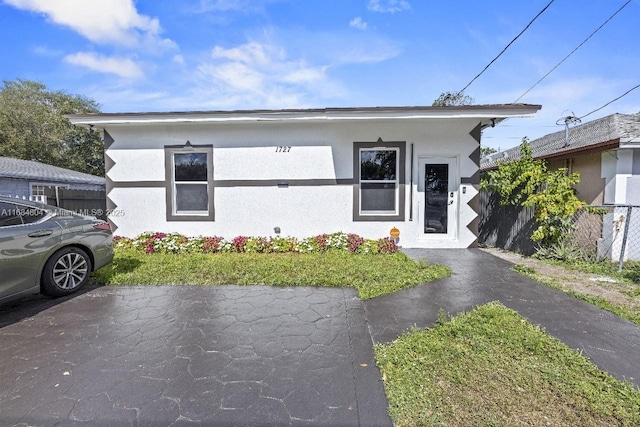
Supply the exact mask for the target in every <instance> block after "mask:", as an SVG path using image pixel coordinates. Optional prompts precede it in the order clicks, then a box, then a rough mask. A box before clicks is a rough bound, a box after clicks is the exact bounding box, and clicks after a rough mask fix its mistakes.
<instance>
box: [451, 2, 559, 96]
mask: <svg viewBox="0 0 640 427" xmlns="http://www.w3.org/2000/svg"><path fill="white" fill-rule="evenodd" d="M554 1H555V0H551V1H550V2H549V4H547V5H546V6H545V7H544V9H542V10H541V11H540V12H538V14H537V15H536V16H535V17H534V18H533V19H532V20H531V22H529V23H528V24H527V26H526V27H524V29H523V30H522V31H520V34H518V35H517V36H515V38H514V39H513V40H511V41H510V42H509V44H508V45H507V46H506V47H505V48H504V49H502V52H500V53H499V54H498V56H496V57H495V58H493V59H492V60H491V62H489V64H488V65H487V66H486V67H484V69H483V70H482V71H480V73H478V75H477V76H475V77H474V78H473V79H471V81H470V82H469V83H467V85H466V86H465V87H464V88H462V90H461V91H460V93H461V92H464V91H465V90H466V89H467V88H468V87H469V86H471V83H473V82H474V81H476V79H477V78H478V77H480V76H481V75H482V74H483V73H484V72H485V71H487V68H489V67H490V66H491V64H493V63H494V62H496V60H497V59H498V58H500V57H501V56H502V54H503V53H504V52H505V51H506V50H507V49H509V46H511V45H512V44H513V42H515V41H516V40H518V38H519V37H520V36H521V35H522V34H523V33H524V32H525V31H527V29H528V28H529V27H530V26H531V24H533V22H534V21H535V20H536V19H538V17H539V16H540V15H542V14H543V13H544V11H545V10H547V9H548V8H549V6H551V3H553V2H554Z"/></svg>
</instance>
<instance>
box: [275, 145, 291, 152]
mask: <svg viewBox="0 0 640 427" xmlns="http://www.w3.org/2000/svg"><path fill="white" fill-rule="evenodd" d="M289 151H291V146H290V145H278V146H277V147H276V153H288V152H289Z"/></svg>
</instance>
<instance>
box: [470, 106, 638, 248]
mask: <svg viewBox="0 0 640 427" xmlns="http://www.w3.org/2000/svg"><path fill="white" fill-rule="evenodd" d="M530 146H531V151H532V154H533V157H534V158H536V159H545V160H547V162H548V166H549V169H551V170H554V169H558V168H561V167H565V168H567V169H568V170H569V172H578V173H579V174H580V183H579V184H577V185H576V186H575V188H576V192H577V195H578V197H579V198H580V199H582V200H584V201H585V202H587V203H589V204H591V205H596V206H599V205H611V206H618V207H620V206H625V205H640V114H612V115H609V116H606V117H603V118H600V119H597V120H593V121H590V122H587V123H583V124H580V125H577V126H572V127H569V129H568V131H566V132H565V130H561V131H559V132H555V133H552V134H549V135H546V136H543V137H542V138H538V139H536V140H533V141H531V142H530ZM519 156H520V147H514V148H512V149H510V150H506V151H503V152H500V153H496V154H493V155H491V156H490V157H487V158H483V159H481V162H480V170H481V171H482V172H484V171H487V170H491V169H495V168H496V167H497V166H498V164H499V163H500V162H501V161H504V160H508V159H515V158H518V157H519ZM637 211H638V212H637V213H634V215H633V217H632V218H631V223H632V224H638V227H639V229H640V209H637ZM625 212H626V210H624V209H621V208H616V209H615V213H614V214H612V215H609V216H605V218H604V221H603V222H604V224H603V227H604V228H603V231H602V235H603V236H607V235H612V236H615V233H611V232H610V230H608V229H607V228H608V227H609V228H611V227H614V226H618V225H619V223H620V219H621V218H620V215H623V216H624V215H626V213H625ZM636 215H637V218H636ZM623 219H624V218H623ZM614 220H615V221H617V224H616V223H615V222H614ZM636 221H638V222H636ZM635 242H637V243H634V245H636V246H638V247H637V248H633V247H628V248H627V252H628V253H637V254H638V255H637V256H634V257H640V241H639V240H638V239H635ZM599 247H601V248H602V247H606V248H611V249H607V251H608V252H609V255H610V256H611V257H612V258H613V259H616V257H617V256H619V253H620V245H619V243H615V242H602V241H601V242H599ZM616 248H617V249H616ZM616 251H617V252H616Z"/></svg>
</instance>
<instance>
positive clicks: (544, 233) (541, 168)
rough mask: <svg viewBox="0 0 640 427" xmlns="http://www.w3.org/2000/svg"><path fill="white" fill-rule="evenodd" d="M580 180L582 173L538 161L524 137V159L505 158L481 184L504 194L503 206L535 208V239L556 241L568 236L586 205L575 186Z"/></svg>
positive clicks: (522, 156)
mask: <svg viewBox="0 0 640 427" xmlns="http://www.w3.org/2000/svg"><path fill="white" fill-rule="evenodd" d="M579 182H580V175H579V174H578V173H568V170H567V169H566V168H559V169H557V170H555V171H549V170H548V169H547V162H546V161H544V160H535V159H534V158H533V155H532V152H531V147H530V146H529V142H528V140H527V138H524V139H523V141H522V145H521V146H520V158H518V159H513V160H507V161H503V162H501V163H500V164H499V165H498V168H497V169H495V170H492V171H489V172H487V173H486V174H485V175H484V177H483V179H482V182H481V187H482V188H483V189H486V190H491V191H496V192H497V193H498V194H500V204H501V205H514V206H517V205H521V206H529V207H533V208H534V209H535V219H536V223H537V224H538V228H537V229H536V230H534V232H533V234H532V235H531V240H533V241H535V242H541V243H543V244H552V243H556V242H558V241H560V240H561V239H562V238H563V237H564V236H565V235H566V232H567V231H568V230H569V229H570V228H571V220H572V218H573V216H574V215H575V213H576V212H577V211H578V210H579V209H581V208H582V207H583V206H584V202H582V201H580V199H578V196H577V195H576V192H575V190H574V188H573V186H574V185H575V184H577V183H579Z"/></svg>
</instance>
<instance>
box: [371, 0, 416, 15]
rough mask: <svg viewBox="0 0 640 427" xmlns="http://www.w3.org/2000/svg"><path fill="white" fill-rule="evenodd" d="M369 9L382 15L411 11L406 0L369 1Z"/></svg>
mask: <svg viewBox="0 0 640 427" xmlns="http://www.w3.org/2000/svg"><path fill="white" fill-rule="evenodd" d="M367 9H369V10H371V11H373V12H380V13H396V12H402V11H403V10H409V9H411V5H410V4H409V2H408V1H406V0H369V4H368V5H367Z"/></svg>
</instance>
